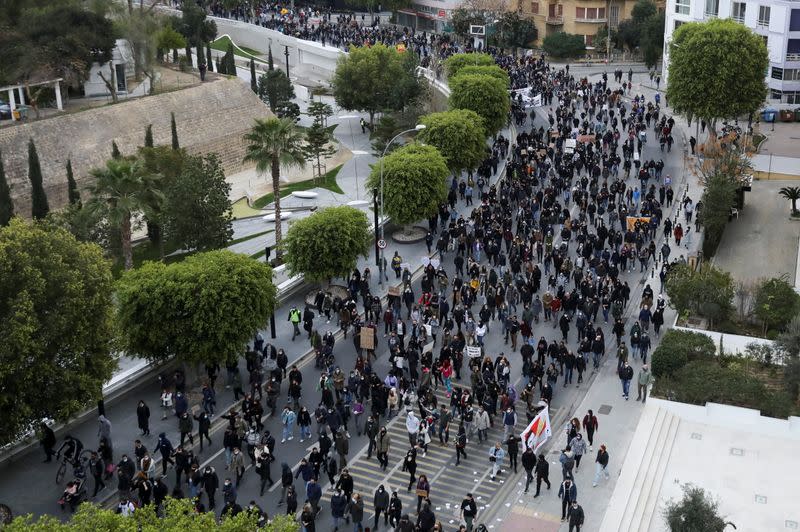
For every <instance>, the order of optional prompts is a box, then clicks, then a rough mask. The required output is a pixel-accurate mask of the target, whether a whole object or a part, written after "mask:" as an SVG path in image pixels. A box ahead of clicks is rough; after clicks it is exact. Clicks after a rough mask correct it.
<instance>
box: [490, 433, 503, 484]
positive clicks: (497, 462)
mask: <svg viewBox="0 0 800 532" xmlns="http://www.w3.org/2000/svg"><path fill="white" fill-rule="evenodd" d="M505 457H506V453H505V451H504V450H503V447H502V446H501V445H500V442H497V443H495V444H494V447H490V448H489V465H490V466H491V469H492V480H494V479H495V477H496V476H497V475H498V473H500V471H501V468H502V467H503V459H505Z"/></svg>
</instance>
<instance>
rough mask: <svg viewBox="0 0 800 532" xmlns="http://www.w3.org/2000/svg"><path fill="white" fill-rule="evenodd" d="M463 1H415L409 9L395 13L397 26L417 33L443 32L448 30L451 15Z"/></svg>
mask: <svg viewBox="0 0 800 532" xmlns="http://www.w3.org/2000/svg"><path fill="white" fill-rule="evenodd" d="M461 4H462V0H413V1H412V2H411V3H410V4H409V5H408V7H405V8H402V9H398V10H397V11H396V12H395V16H396V17H397V24H400V25H401V26H408V27H409V28H414V29H415V30H416V31H428V32H431V31H433V32H443V31H445V30H446V29H447V23H448V21H449V20H450V14H451V13H452V12H453V10H455V9H456V8H458V7H459V6H460V5H461Z"/></svg>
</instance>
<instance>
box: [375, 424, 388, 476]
mask: <svg viewBox="0 0 800 532" xmlns="http://www.w3.org/2000/svg"><path fill="white" fill-rule="evenodd" d="M391 446H392V437H391V436H390V435H389V432H388V431H387V430H386V427H381V430H380V432H379V433H378V437H377V438H376V445H375V452H376V456H377V457H378V463H379V464H380V467H381V469H383V470H384V471H386V468H388V467H389V449H390V448H391Z"/></svg>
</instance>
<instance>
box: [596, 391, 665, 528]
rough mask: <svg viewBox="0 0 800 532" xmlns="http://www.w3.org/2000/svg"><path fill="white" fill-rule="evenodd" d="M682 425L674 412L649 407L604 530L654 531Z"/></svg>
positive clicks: (606, 517) (623, 471)
mask: <svg viewBox="0 0 800 532" xmlns="http://www.w3.org/2000/svg"><path fill="white" fill-rule="evenodd" d="M679 425H680V418H678V417H677V416H675V415H673V414H672V413H671V412H668V411H667V410H664V409H663V408H660V407H658V406H655V405H654V406H650V407H647V409H646V410H645V413H644V415H643V416H642V420H641V421H640V423H639V426H638V427H637V431H636V435H635V436H634V439H633V441H632V442H631V447H630V449H629V452H628V455H627V456H626V457H625V465H624V467H623V470H622V474H621V475H620V478H619V481H618V482H617V487H616V489H615V491H614V495H613V496H612V499H611V501H610V502H609V510H608V512H607V513H606V516H605V518H604V519H603V524H602V526H601V530H603V531H615V532H638V531H644V530H652V528H651V526H653V525H654V523H656V522H657V521H654V518H655V517H656V515H655V514H656V511H657V508H658V505H659V492H660V491H661V484H662V482H663V480H664V475H665V474H666V470H667V465H668V464H669V460H670V456H671V454H672V447H673V442H674V441H675V436H676V434H677V432H678V427H679ZM648 428H649V430H647V429H648Z"/></svg>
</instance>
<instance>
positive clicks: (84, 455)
mask: <svg viewBox="0 0 800 532" xmlns="http://www.w3.org/2000/svg"><path fill="white" fill-rule="evenodd" d="M90 453H91V451H87V450H83V451H81V453H80V454H79V455H78V458H77V459H75V458H72V459H70V458H68V457H67V456H66V455H65V456H64V457H63V458H61V463H60V464H59V466H58V469H57V470H56V484H61V481H62V480H64V475H66V474H67V464H70V465H71V466H72V467H73V469H74V468H76V467H78V465H79V464H81V463H82V462H83V461H85V460H88V455H89V454H90Z"/></svg>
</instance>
